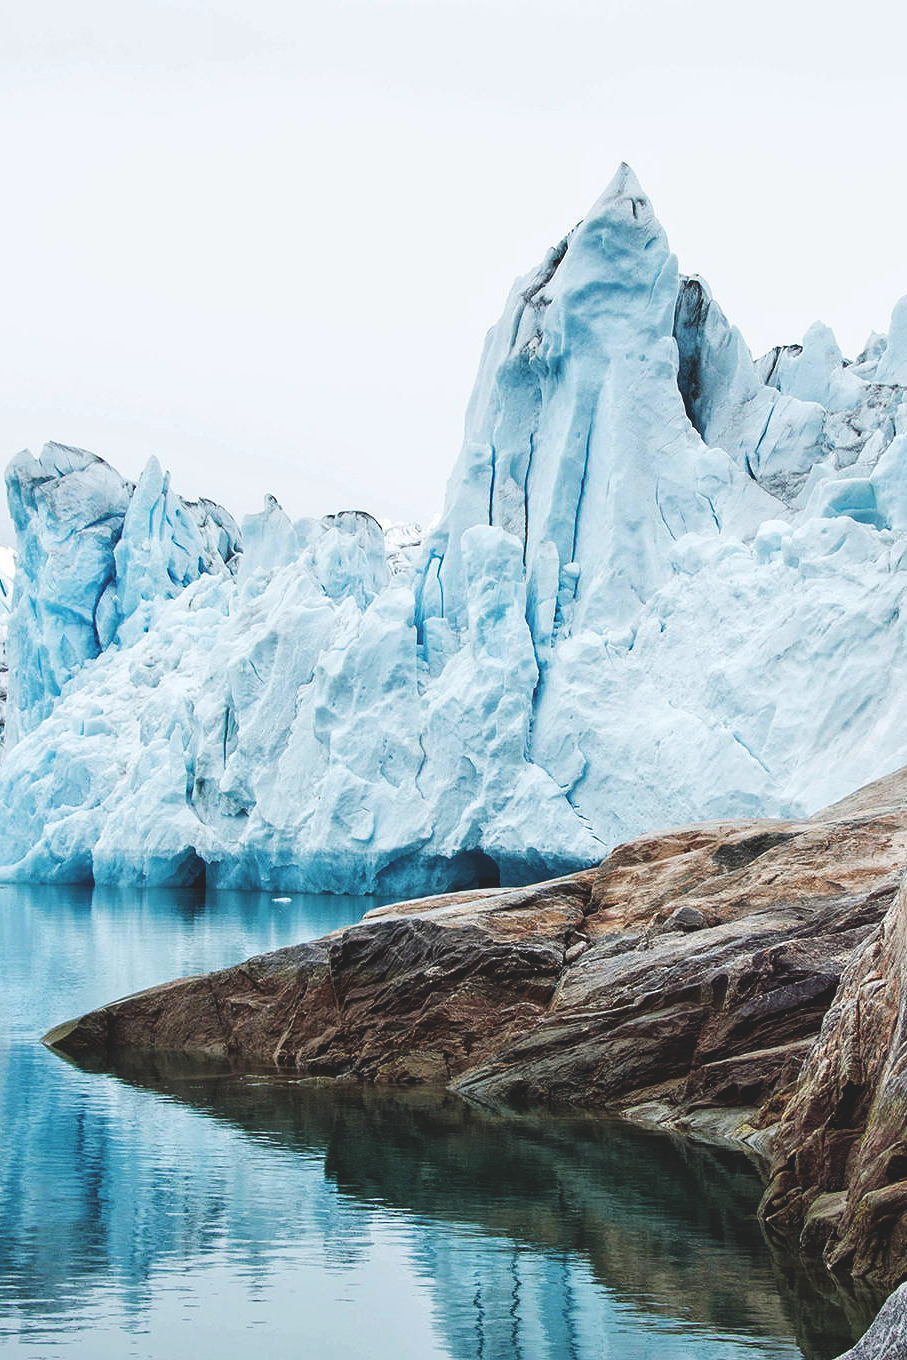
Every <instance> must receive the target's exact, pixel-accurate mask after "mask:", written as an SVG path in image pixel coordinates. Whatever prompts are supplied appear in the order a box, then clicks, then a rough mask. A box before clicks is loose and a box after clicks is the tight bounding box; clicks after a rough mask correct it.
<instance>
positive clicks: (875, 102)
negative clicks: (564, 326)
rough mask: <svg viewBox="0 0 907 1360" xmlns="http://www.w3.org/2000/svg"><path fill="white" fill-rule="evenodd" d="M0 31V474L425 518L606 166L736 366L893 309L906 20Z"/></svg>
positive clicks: (705, 13) (380, 11)
mask: <svg viewBox="0 0 907 1360" xmlns="http://www.w3.org/2000/svg"><path fill="white" fill-rule="evenodd" d="M0 13H2V15H3V19H2V32H0V99H2V124H0V126H2V145H0V185H2V189H3V211H2V214H0V260H2V269H3V286H2V289H0V305H2V325H0V452H2V455H3V459H4V461H5V460H6V459H7V458H8V457H9V456H11V455H12V454H13V453H15V452H16V451H17V450H18V449H20V448H22V447H23V446H26V445H27V446H29V447H31V448H32V449H34V450H35V451H37V450H38V449H39V448H40V446H41V445H42V444H43V442H44V441H45V440H47V439H57V440H60V441H61V442H63V443H70V444H78V445H80V446H82V447H84V448H89V449H92V450H93V451H94V452H96V453H99V454H101V455H102V457H104V458H106V459H108V461H110V462H112V463H113V464H114V465H115V466H116V467H118V468H119V469H120V470H121V471H122V472H124V473H125V474H127V475H130V476H136V475H137V474H138V472H139V471H140V470H141V468H142V466H143V464H144V462H145V460H146V459H147V458H148V456H149V455H150V454H152V453H154V454H157V456H158V457H159V458H160V459H161V461H162V462H163V463H164V464H165V465H166V466H169V467H170V468H171V469H172V471H173V474H174V483H175V485H176V487H177V488H178V489H179V490H180V491H182V492H184V493H185V494H187V495H189V496H194V495H199V494H206V495H210V496H213V497H215V498H217V499H219V500H221V501H222V502H223V503H224V504H225V505H226V506H227V507H228V508H229V509H231V510H232V511H233V512H234V513H235V514H237V515H242V514H245V513H248V512H249V511H252V510H256V509H258V508H259V506H260V503H261V499H262V497H263V496H264V494H265V493H266V492H268V491H272V492H273V493H274V494H276V495H277V496H278V498H279V499H280V500H281V502H282V503H283V504H284V505H285V506H286V508H287V509H288V510H289V511H290V513H291V514H292V515H293V516H294V517H295V516H299V515H304V514H322V513H324V512H326V511H329V510H333V509H338V508H342V507H353V508H365V509H369V510H371V511H372V512H373V513H375V514H377V515H379V516H380V517H382V518H385V519H389V518H410V517H415V518H420V519H423V520H425V519H427V518H428V517H430V516H431V514H432V513H433V512H434V511H435V510H437V509H438V508H439V507H440V502H441V499H442V496H443V489H444V483H445V480H446V477H447V474H448V472H449V470H450V468H451V465H452V463H453V460H454V458H455V456H456V454H457V451H458V447H459V442H460V436H461V432H462V422H463V412H464V409H465V405H466V400H467V397H468V394H469V389H470V386H471V383H472V379H473V376H474V373H475V369H476V365H477V362H478V357H479V353H480V349H481V344H482V339H483V336H484V333H485V331H486V330H487V328H488V326H489V325H490V324H491V323H492V322H493V321H494V320H495V319H496V318H497V316H498V315H499V313H500V310H501V307H502V304H503V301H504V297H505V295H506V293H507V290H508V287H509V285H510V283H511V281H512V279H513V277H514V276H515V275H516V274H519V273H523V272H525V271H526V270H527V269H528V268H530V267H531V266H532V265H533V264H534V263H536V261H537V260H538V259H539V258H540V257H541V255H542V254H543V253H544V251H545V249H546V248H547V246H548V245H549V244H550V243H552V242H553V241H555V240H557V239H558V238H559V237H560V236H562V235H563V233H564V231H565V230H566V229H567V228H569V227H570V226H571V225H573V223H574V222H575V221H576V220H577V219H578V218H580V217H581V216H582V215H583V213H584V212H585V210H586V209H587V208H588V207H589V206H590V204H591V203H592V202H593V201H594V200H595V198H596V197H597V196H598V194H599V192H600V191H601V189H602V188H603V187H604V185H605V184H606V183H607V181H608V180H609V179H610V177H611V175H612V173H613V171H614V169H615V167H616V165H617V163H618V162H619V161H620V160H621V159H626V160H628V161H629V162H630V163H631V165H632V166H633V167H634V169H635V170H636V172H637V174H638V176H639V177H640V179H641V181H642V183H643V186H644V188H645V189H646V190H647V192H648V193H649V195H650V196H651V197H652V199H653V201H654V204H655V208H656V211H657V212H658V214H659V217H660V218H661V221H662V223H663V224H664V226H665V228H666V230H667V233H668V236H669V239H670V240H671V243H672V246H673V248H674V250H675V251H676V252H677V253H678V255H679V257H680V265H681V268H682V269H683V270H685V271H687V272H696V273H701V274H702V275H704V277H705V278H706V279H708V281H709V282H710V284H711V286H712V288H713V290H714V292H715V293H716V295H717V297H718V299H719V301H720V302H721V305H722V306H723V308H724V309H725V311H726V312H727V313H728V315H729V316H730V318H731V319H732V320H733V321H735V322H737V324H739V325H740V326H741V327H742V329H743V332H744V334H745V336H746V337H747V339H748V341H749V343H750V345H751V348H753V350H754V351H755V352H756V353H760V352H762V351H763V350H765V349H767V348H768V347H769V345H771V344H773V343H775V342H777V341H791V340H795V339H799V338H800V337H801V336H802V334H803V331H804V330H805V329H806V327H807V326H808V325H809V324H810V322H812V321H813V320H815V319H817V318H821V319H822V320H825V321H827V322H828V323H829V324H831V325H832V326H833V327H834V328H835V330H836V332H837V333H838V336H839V339H840V341H841V344H842V347H843V348H844V350H845V352H846V353H847V352H849V353H851V354H854V353H856V351H858V350H859V349H860V348H861V346H862V343H863V340H864V338H865V336H866V334H867V333H868V332H869V330H870V329H872V328H875V329H880V330H883V329H887V325H888V317H889V313H890V310H891V306H892V304H893V303H894V301H895V300H896V299H897V298H898V297H899V296H900V295H901V294H903V293H907V243H905V206H907V175H905V173H904V164H905V153H904V138H905V128H907V117H905V114H907V99H905V76H904V52H905V50H907V48H905V37H907V19H905V15H904V10H903V8H902V6H901V5H900V4H895V3H878V2H877V0H876V2H875V3H874V2H873V0H868V2H866V0H864V3H862V4H860V5H859V6H855V5H853V4H850V3H849V4H843V3H836V0H830V2H829V0H825V2H824V3H798V0H785V3H776V2H775V0H760V3H759V4H758V5H746V6H744V5H739V4H733V3H728V2H727V0H688V2H687V3H684V4H680V3H677V0H648V3H645V2H643V0H635V3H623V0H320V2H319V3H310V0H29V3H28V4H22V3H20V2H19V0H15V2H14V0H2V7H0ZM7 524H8V521H4V523H3V524H2V525H0V538H2V537H6V535H7V529H6V525H7Z"/></svg>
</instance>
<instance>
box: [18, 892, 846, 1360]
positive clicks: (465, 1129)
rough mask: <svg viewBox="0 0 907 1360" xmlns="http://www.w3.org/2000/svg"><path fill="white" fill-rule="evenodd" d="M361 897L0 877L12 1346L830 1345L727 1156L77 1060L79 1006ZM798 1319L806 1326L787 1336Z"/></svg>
mask: <svg viewBox="0 0 907 1360" xmlns="http://www.w3.org/2000/svg"><path fill="white" fill-rule="evenodd" d="M366 905H369V903H366V902H363V901H351V900H350V899H346V900H344V899H317V898H316V899H304V898H296V899H294V900H293V902H291V903H290V904H289V905H283V906H282V905H280V904H275V903H274V902H272V901H271V900H270V898H268V897H267V896H265V895H262V896H258V895H251V894H235V895H233V894H231V895H219V896H218V897H217V898H216V899H214V900H211V899H209V900H208V902H207V903H206V902H205V901H203V900H201V899H197V898H192V897H191V895H187V894H174V893H166V892H157V893H154V894H144V895H136V894H129V895H124V896H117V895H111V894H106V895H103V896H101V895H99V894H97V893H96V894H95V896H94V899H92V897H91V894H90V893H89V892H82V891H79V892H73V891H72V890H61V889H40V890H30V891H25V890H23V889H20V888H16V889H12V888H10V889H0V951H2V953H0V957H2V960H3V984H4V985H3V994H2V998H0V1006H2V1008H3V1030H2V1033H3V1048H2V1051H0V1107H2V1110H3V1118H4V1123H3V1128H4V1139H3V1143H2V1150H0V1349H12V1350H17V1351H21V1353H22V1354H28V1355H30V1356H33V1357H34V1356H43V1355H45V1354H49V1353H53V1354H55V1355H56V1354H59V1353H60V1351H61V1350H62V1351H64V1352H65V1353H66V1355H67V1356H73V1355H79V1356H86V1357H87V1356H91V1357H99V1358H100V1360H104V1358H105V1357H108V1356H109V1357H115V1356H116V1357H119V1356H134V1357H143V1358H145V1357H147V1358H150V1357H154V1358H155V1360H157V1357H163V1356H167V1357H175V1360H179V1357H182V1356H186V1357H190V1356H191V1357H193V1360H194V1357H195V1356H196V1354H197V1352H198V1351H199V1349H201V1350H202V1351H203V1352H204V1353H205V1354H217V1355H219V1356H223V1357H232V1356H237V1357H239V1356H242V1357H247V1356H248V1355H249V1352H250V1349H251V1348H252V1347H253V1346H256V1347H263V1348H266V1350H267V1352H268V1355H269V1358H270V1360H282V1358H283V1357H285V1356H286V1357H289V1356H303V1355H304V1356H313V1357H321V1356H324V1357H331V1360H334V1358H335V1357H357V1360H358V1358H359V1357H369V1360H372V1358H374V1360H384V1357H391V1356H393V1357H401V1358H402V1360H407V1358H408V1357H413V1358H414V1360H415V1357H419V1360H422V1358H423V1357H426V1358H428V1357H432V1356H437V1357H441V1356H444V1357H451V1360H473V1357H482V1360H562V1358H563V1360H587V1357H589V1358H590V1360H591V1357H596V1360H603V1358H604V1357H608V1358H609V1360H610V1358H611V1357H613V1358H614V1360H651V1358H652V1357H654V1356H656V1355H657V1356H658V1357H659V1360H662V1358H666V1360H688V1358H689V1360H693V1357H695V1360H731V1358H732V1357H733V1358H734V1360H738V1357H742V1356H743V1355H757V1356H760V1355H761V1356H779V1357H780V1356H797V1355H799V1354H801V1353H805V1354H807V1355H814V1356H817V1357H826V1356H831V1355H833V1354H835V1353H837V1351H838V1350H840V1349H842V1348H843V1342H844V1341H845V1340H848V1339H849V1335H850V1333H849V1330H848V1328H847V1327H846V1325H845V1324H844V1321H843V1319H842V1317H841V1316H840V1314H839V1313H837V1312H836V1310H835V1305H834V1302H833V1301H832V1300H823V1299H822V1298H821V1297H820V1296H818V1295H817V1294H815V1293H814V1292H813V1291H811V1289H810V1287H809V1285H808V1284H807V1282H806V1281H805V1280H803V1279H802V1278H800V1277H799V1276H796V1275H794V1277H793V1282H792V1285H791V1287H790V1288H789V1289H787V1290H786V1291H785V1292H784V1293H783V1294H779V1289H778V1283H777V1280H776V1273H775V1271H774V1270H773V1267H772V1263H771V1262H770V1260H769V1257H768V1254H767V1252H766V1249H765V1246H764V1244H763V1241H762V1238H761V1235H760V1233H759V1230H758V1227H757V1225H756V1223H755V1221H754V1218H753V1208H754V1204H755V1200H756V1197H757V1195H758V1184H757V1182H756V1179H755V1177H754V1175H753V1174H752V1172H751V1171H750V1170H749V1168H748V1167H747V1166H746V1164H745V1163H744V1162H742V1161H741V1160H740V1159H738V1158H736V1157H731V1156H724V1155H715V1154H712V1153H709V1152H705V1151H698V1150H696V1149H693V1148H691V1147H689V1146H687V1145H684V1144H682V1143H679V1142H675V1141H673V1140H671V1139H665V1138H661V1137H655V1136H654V1135H644V1134H640V1133H638V1132H635V1131H633V1130H630V1129H628V1128H625V1127H624V1126H622V1125H617V1126H614V1125H608V1124H604V1123H602V1122H600V1121H598V1120H595V1119H590V1118H586V1119H561V1118H556V1119H555V1118H550V1117H549V1118H535V1117H523V1118H506V1119H504V1118H495V1117H492V1116H489V1115H486V1114H483V1113H481V1112H479V1111H476V1110H473V1109H471V1108H469V1107H467V1106H465V1105H463V1104H462V1103H460V1102H459V1101H456V1100H454V1099H452V1098H434V1097H429V1096H426V1095H420V1094H414V1095H412V1094H411V1095H409V1096H406V1097H403V1098H388V1097H382V1096H380V1095H376V1094H374V1093H369V1092H363V1091H359V1090H356V1089H349V1088H340V1089H334V1088H311V1087H308V1086H304V1085H300V1084H293V1083H290V1084H287V1085H284V1086H279V1087H275V1086H273V1085H271V1084H269V1083H265V1082H262V1081H260V1080H257V1079H251V1078H247V1079H240V1078H234V1077H229V1076H224V1075H219V1074H217V1073H216V1072H213V1071H212V1072H199V1071H195V1072H188V1073H187V1072H186V1071H184V1070H179V1069H177V1070H172V1069H171V1070H167V1068H166V1067H164V1068H162V1067H160V1066H157V1067H150V1066H147V1065H142V1066H134V1067H133V1068H132V1069H131V1070H130V1071H124V1072H122V1073H120V1074H119V1075H118V1076H116V1077H113V1076H107V1075H98V1074H91V1073H87V1072H82V1071H80V1070H78V1069H77V1068H75V1067H72V1066H70V1065H68V1064H66V1063H64V1062H62V1061H61V1060H60V1059H58V1058H55V1057H54V1056H53V1055H51V1054H49V1053H47V1052H45V1051H44V1050H43V1049H41V1048H40V1047H39V1046H38V1045H37V1044H36V1043H35V1037H36V1035H38V1034H40V1033H41V1032H42V1031H43V1030H44V1029H45V1028H46V1027H47V1026H48V1025H50V1024H51V1023H53V1022H55V1021H57V1020H60V1019H62V1018H64V1017H66V1016H67V1015H70V1014H74V1013H76V1012H78V1011H80V1010H84V1009H86V1008H88V1007H89V1006H91V1005H93V1004H96V1003H97V1002H98V1001H100V1000H102V999H108V998H109V997H110V996H111V995H114V994H123V993H125V992H127V991H130V990H134V989H135V988H137V987H139V986H143V985H146V984H147V983H150V982H152V981H156V980H160V979H161V978H164V977H168V976H176V975H179V974H181V973H186V972H191V971H197V970H200V969H205V968H210V967H215V966H219V965H221V964H224V963H227V962H230V961H234V960H236V959H239V958H242V957H245V956H247V955H249V954H251V953H255V952H258V951H260V950H262V949H265V948H276V947H279V946H280V945H282V944H285V943H288V942H289V941H290V940H293V939H299V938H304V937H305V936H313V935H316V934H320V933H322V932H323V931H325V930H327V929H330V928H332V927H334V926H336V925H339V924H342V923H343V922H344V921H346V920H349V919H352V918H354V917H356V916H357V915H358V914H359V913H360V911H361V910H362V908H363V907H364V906H366ZM796 1335H799V1342H800V1347H802V1348H803V1349H802V1352H801V1349H800V1348H799V1347H798V1345H797V1344H795V1342H794V1340H793V1338H794V1337H795V1336H796Z"/></svg>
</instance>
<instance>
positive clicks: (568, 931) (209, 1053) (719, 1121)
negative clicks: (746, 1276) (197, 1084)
mask: <svg viewBox="0 0 907 1360" xmlns="http://www.w3.org/2000/svg"><path fill="white" fill-rule="evenodd" d="M905 801H907V777H905V776H904V775H901V776H898V777H897V778H894V779H888V780H883V781H881V782H880V784H878V785H876V786H874V787H871V788H870V789H868V790H864V791H863V792H862V793H861V794H860V795H859V796H857V797H856V798H855V799H852V800H847V801H846V802H845V803H843V804H842V805H840V806H839V807H837V808H830V809H828V810H827V811H826V812H824V813H823V814H821V815H820V816H819V817H817V818H815V819H813V820H811V821H806V822H794V821H766V820H758V821H750V822H744V823H711V824H706V825H702V826H692V827H685V828H680V829H676V830H672V831H667V832H663V833H659V834H653V835H649V836H646V837H642V838H640V839H639V840H637V841H634V842H632V843H630V844H629V845H625V846H623V847H621V848H620V849H619V850H617V851H615V853H614V854H613V855H611V856H610V857H609V858H608V859H607V860H605V861H604V863H603V864H601V865H600V866H599V867H598V868H596V869H592V870H588V871H585V872H583V873H580V874H576V875H573V876H571V877H568V878H565V879H561V880H558V881H554V882H551V883H546V884H541V885H538V886H536V887H533V888H527V889H516V890H495V889H488V890H485V891H478V892H471V893H464V894H450V895H447V896H442V897H439V898H430V899H424V900H422V901H415V902H407V903H401V904H399V905H396V906H391V907H383V908H379V909H377V910H375V911H372V912H370V913H369V914H368V916H367V917H366V918H365V919H364V920H363V921H362V923H361V924H359V925H356V926H353V927H351V928H349V929H347V930H345V931H342V932H338V933H337V934H335V935H332V936H327V937H325V938H324V939H323V940H321V941H318V942H316V943H314V944H307V945H300V946H299V947H296V948H290V949H284V950H280V951H278V952H277V953H275V954H269V955H264V956H261V957H258V958H255V959H250V960H248V961H247V962H246V963H243V964H240V965H238V966H236V967H234V968H230V969H226V970H224V971H222V972H219V973H214V974H211V975H209V976H206V977H199V978H189V979H184V980H181V981H177V982H172V983H169V984H166V985H165V986H163V987H158V988H153V989H151V990H150V991H147V992H143V993H140V994H138V995H136V996H133V997H129V998H127V999H126V1000H124V1001H120V1002H116V1003H114V1004H112V1005H110V1006H106V1007H103V1008H102V1009H101V1010H99V1011H95V1012H93V1013H91V1014H90V1015H88V1016H85V1017H83V1018H81V1019H80V1020H77V1021H73V1022H69V1023H68V1024H65V1025H62V1026H60V1027H59V1028H58V1029H57V1030H55V1031H52V1032H51V1034H49V1035H48V1036H47V1040H46V1041H47V1042H48V1043H49V1044H50V1045H51V1046H53V1047H54V1048H57V1049H59V1050H60V1051H61V1052H64V1053H66V1054H69V1055H71V1056H74V1057H76V1058H78V1059H81V1060H83V1061H92V1062H100V1063H102V1064H113V1065H114V1066H116V1065H117V1063H118V1062H122V1061H124V1060H132V1059H134V1056H135V1054H136V1053H142V1052H150V1051H154V1052H155V1053H157V1054H158V1055H159V1056H160V1055H166V1054H174V1053H177V1054H193V1055H195V1056H204V1057H208V1058H218V1059H225V1060H228V1061H229V1062H231V1063H236V1064H239V1065H242V1066H252V1067H254V1068H257V1069H262V1070H265V1071H268V1070H270V1071H272V1072H276V1071H282V1072H292V1073H294V1074H297V1075H301V1076H305V1077H318V1078H325V1077H332V1078H342V1079H346V1080H359V1081H366V1082H374V1083H381V1084H389V1085H401V1084H402V1085H411V1084H424V1083H429V1084H435V1085H437V1084H442V1085H445V1086H451V1087H452V1088H453V1089H454V1090H456V1091H458V1092H459V1093H460V1094H462V1095H465V1096H468V1097H469V1098H471V1099H473V1100H476V1101H479V1102H480V1103H485V1104H494V1105H507V1106H513V1105H517V1106H523V1105H527V1104H534V1103H549V1104H558V1105H570V1106H575V1107H582V1108H586V1109H605V1110H612V1111H619V1112H621V1113H624V1114H626V1115H629V1116H631V1117H633V1118H635V1119H637V1120H642V1121H645V1122H650V1123H655V1124H660V1125H665V1126H669V1127H673V1128H678V1129H681V1130H684V1131H687V1132H692V1133H694V1134H698V1135H701V1136H703V1137H706V1138H709V1139H716V1138H717V1139H719V1140H720V1139H730V1140H733V1141H734V1142H737V1143H743V1144H745V1145H747V1146H748V1147H749V1148H750V1149H751V1150H752V1151H753V1152H754V1153H755V1154H756V1155H757V1156H758V1157H759V1158H761V1159H762V1161H763V1163H764V1164H765V1165H766V1166H767V1167H768V1168H770V1169H771V1170H772V1171H773V1179H772V1182H771V1185H770V1188H769V1191H768V1194H767V1200H766V1215H767V1219H768V1221H769V1223H770V1224H772V1225H773V1226H774V1227H775V1229H776V1230H781V1229H784V1230H785V1231H786V1232H787V1235H788V1236H789V1237H790V1236H793V1238H794V1239H796V1238H798V1237H799V1235H800V1233H801V1230H802V1227H803V1222H804V1219H806V1220H807V1226H808V1227H809V1225H810V1224H812V1226H811V1227H810V1228H809V1231H807V1232H806V1233H805V1234H804V1236H803V1243H804V1245H805V1246H807V1247H810V1246H813V1247H815V1246H816V1228H815V1223H816V1219H815V1217H814V1218H813V1219H812V1220H810V1219H809V1218H808V1214H807V1210H809V1209H810V1208H811V1207H812V1206H814V1205H815V1204H818V1205H819V1206H820V1208H821V1210H822V1215H821V1217H822V1222H823V1223H824V1224H825V1225H826V1238H827V1239H828V1240H829V1241H831V1239H833V1241H832V1246H831V1250H830V1252H829V1255H828V1259H829V1261H830V1263H831V1264H832V1265H835V1266H840V1267H842V1268H847V1269H849V1270H851V1271H855V1272H856V1273H859V1274H863V1275H868V1276H870V1277H871V1278H873V1279H874V1280H876V1281H879V1282H881V1283H883V1284H884V1283H894V1282H896V1277H899V1276H900V1274H901V1273H902V1272H903V1269H904V1266H905V1262H907V1254H905V1247H907V1242H905V1241H904V1240H903V1239H902V1235H901V1234H902V1229H901V1227H900V1226H898V1225H899V1224H900V1221H901V1220H900V1214H901V1211H902V1208H903V1206H904V1205H905V1204H907V1161H905V1157H904V1151H903V1141H902V1130H903V1113H902V1111H903V1105H902V1100H903V1098H902V1096H900V1094H899V1092H900V1086H901V1083H902V1076H901V1066H902V1064H903V1054H902V1052H901V1038H900V1027H901V1024H902V1020H901V1010H900V1006H901V1001H900V996H901V993H900V982H899V981H898V982H897V985H895V981H894V979H895V974H896V973H897V978H898V979H899V977H900V974H899V972H897V970H898V969H900V968H901V967H902V966H903V958H904V951H903V941H902V939H901V934H902V931H903V920H904V916H903V913H904V897H903V895H902V894H900V893H899V883H900V878H901V874H902V871H903V865H904V863H905V862H907V806H905ZM886 970H888V971H887V972H886ZM842 1036H843V1037H842ZM892 1036H894V1037H893V1040H892V1041H891V1042H889V1041H890V1040H891V1039H892ZM848 1187H850V1194H849V1197H848V1198H847V1200H846V1202H844V1201H843V1200H840V1202H838V1201H835V1205H834V1208H835V1213H834V1214H832V1215H830V1214H829V1212H828V1209H829V1194H830V1193H832V1192H840V1191H842V1190H846V1189H847V1188H848ZM839 1198H840V1197H839ZM819 1245H825V1242H824V1241H823V1242H822V1243H820V1244H819Z"/></svg>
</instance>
